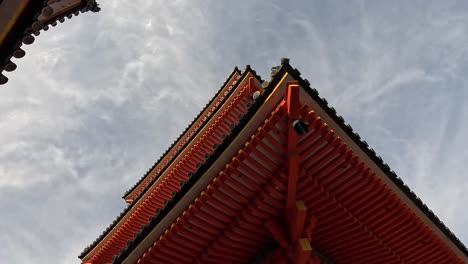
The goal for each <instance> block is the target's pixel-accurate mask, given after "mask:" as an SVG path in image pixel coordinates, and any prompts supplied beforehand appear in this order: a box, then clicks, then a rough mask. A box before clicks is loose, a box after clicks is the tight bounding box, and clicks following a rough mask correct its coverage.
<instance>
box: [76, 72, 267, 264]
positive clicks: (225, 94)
mask: <svg viewBox="0 0 468 264" xmlns="http://www.w3.org/2000/svg"><path fill="white" fill-rule="evenodd" d="M252 82H255V83H256V86H257V87H260V82H261V80H259V79H258V78H257V77H256V73H255V72H254V71H252V70H251V69H250V67H247V68H246V69H245V70H244V71H243V72H242V73H239V71H238V70H237V68H236V69H235V70H234V71H233V74H231V77H230V78H228V80H227V82H225V83H224V85H223V86H222V87H221V89H220V91H221V94H222V95H221V96H220V97H218V96H215V98H217V99H218V100H215V101H213V100H212V102H211V103H214V105H213V106H212V107H214V108H212V107H210V108H209V109H208V111H202V113H203V114H202V116H199V118H201V119H200V120H201V121H202V122H201V123H199V122H195V123H193V125H194V126H195V129H194V130H192V128H191V127H189V128H188V129H187V130H189V131H194V134H192V133H190V134H187V135H186V136H187V137H186V138H179V140H178V141H177V142H178V143H181V142H182V141H181V139H182V140H183V143H182V144H181V145H180V146H181V148H180V149H177V150H176V151H175V154H174V155H175V156H172V155H171V157H170V158H169V159H168V160H167V162H168V163H166V164H164V166H163V167H162V171H161V172H160V173H159V174H157V175H155V177H152V178H151V179H150V181H149V183H148V184H145V185H144V186H143V190H142V191H139V193H138V195H137V196H136V197H135V198H134V199H132V201H131V202H130V204H129V206H128V207H127V208H126V209H125V210H124V211H123V212H122V213H121V214H120V215H119V216H118V217H117V219H116V220H115V221H114V222H113V223H112V224H111V225H110V226H109V227H108V228H107V229H106V230H105V231H104V232H103V233H102V234H101V235H100V236H99V238H98V239H96V240H95V241H94V242H93V243H92V244H91V245H90V246H89V247H87V248H86V249H85V250H84V251H83V252H82V254H81V255H80V258H81V259H82V260H83V262H84V263H87V262H90V263H102V262H101V261H108V260H111V259H112V256H114V255H115V254H117V253H118V251H119V250H120V249H121V248H122V246H123V245H125V243H126V241H127V240H130V239H133V235H134V233H135V231H136V230H139V229H140V227H141V226H142V225H145V224H147V223H148V222H149V216H151V214H148V213H147V212H148V210H149V211H151V212H156V210H157V209H160V208H162V207H164V205H165V204H166V203H167V201H168V200H170V199H171V196H172V194H173V191H174V190H175V189H177V188H179V186H180V185H181V182H183V181H184V180H187V179H188V177H190V176H189V173H190V172H192V171H196V170H197V167H198V166H200V164H202V163H203V162H204V160H205V158H206V157H205V154H206V153H207V149H209V148H216V146H217V145H219V144H220V143H221V142H222V140H221V139H220V138H221V137H225V136H226V135H227V134H229V133H230V127H229V123H227V120H234V119H237V118H238V115H236V113H237V112H238V111H239V110H238V109H233V107H234V106H233V104H236V107H239V106H237V104H238V103H239V102H241V101H242V102H244V103H245V102H246V101H247V102H248V101H249V100H251V99H249V98H250V97H249V95H247V94H245V93H243V94H242V95H240V92H239V89H236V87H238V86H245V85H247V84H246V83H250V84H251V83H252ZM244 90H245V89H244ZM218 94H220V93H219V92H218ZM234 102H236V103H234ZM211 103H210V104H208V106H210V105H211ZM205 110H207V109H206V107H205ZM199 118H197V119H196V120H198V119H199ZM187 130H186V132H187ZM214 138H217V139H214ZM187 139H188V140H187ZM177 146H179V145H178V144H177ZM173 147H174V146H173ZM173 147H172V148H173ZM170 150H171V148H170V149H169V150H168V151H167V152H166V155H168V154H170ZM172 150H173V149H172ZM162 160H164V158H163V159H162ZM159 163H160V162H159ZM159 163H157V164H159ZM148 197H149V198H148ZM135 215H137V217H135Z"/></svg>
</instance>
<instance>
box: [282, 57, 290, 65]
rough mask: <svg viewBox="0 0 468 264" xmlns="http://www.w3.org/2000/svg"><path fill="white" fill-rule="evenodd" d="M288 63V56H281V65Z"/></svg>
mask: <svg viewBox="0 0 468 264" xmlns="http://www.w3.org/2000/svg"><path fill="white" fill-rule="evenodd" d="M284 64H289V58H281V65H284Z"/></svg>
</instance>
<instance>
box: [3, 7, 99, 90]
mask: <svg viewBox="0 0 468 264" xmlns="http://www.w3.org/2000/svg"><path fill="white" fill-rule="evenodd" d="M46 5H47V1H46V0H41V1H40V0H37V1H36V0H35V1H29V2H28V4H27V6H26V8H25V9H24V11H23V13H22V14H21V15H20V17H19V18H18V20H17V21H16V23H15V24H14V26H13V27H12V28H11V29H10V30H9V32H8V34H7V36H6V37H5V39H4V41H3V42H2V43H0V85H2V84H6V83H7V82H8V77H6V76H5V75H3V71H5V72H11V71H14V70H16V67H17V66H16V64H15V63H14V62H12V61H11V59H12V58H13V57H16V58H17V59H19V58H23V57H24V56H25V55H26V52H25V51H24V50H23V49H21V46H22V45H23V43H27V44H26V45H30V44H32V43H33V42H34V40H35V37H34V36H33V35H35V36H39V34H40V32H41V31H42V30H44V31H47V29H48V28H49V25H52V26H56V25H57V21H59V22H61V23H62V22H64V21H65V17H68V18H72V16H73V14H74V15H75V16H77V15H78V14H79V11H81V12H87V11H91V12H99V11H100V10H101V8H100V7H99V5H98V4H97V3H96V1H95V0H88V1H82V2H81V4H79V5H78V6H76V7H74V8H72V9H69V10H67V11H66V12H64V13H62V14H60V15H59V16H56V17H53V18H52V19H50V20H47V21H45V22H43V23H39V22H38V21H37V18H38V17H39V15H40V14H41V10H42V9H43V8H44V7H45V6H46ZM16 54H17V55H16Z"/></svg>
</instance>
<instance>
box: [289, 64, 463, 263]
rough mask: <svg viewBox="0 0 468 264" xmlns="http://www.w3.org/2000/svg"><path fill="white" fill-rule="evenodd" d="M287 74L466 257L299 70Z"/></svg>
mask: <svg viewBox="0 0 468 264" xmlns="http://www.w3.org/2000/svg"><path fill="white" fill-rule="evenodd" d="M283 67H285V68H287V71H288V73H289V74H290V75H291V76H292V77H293V78H294V79H296V80H297V81H298V82H299V84H300V85H301V87H303V88H304V90H305V91H306V92H307V93H308V94H309V95H310V96H311V97H312V98H313V99H314V100H315V101H316V102H317V103H318V104H319V105H320V107H322V109H323V110H325V112H326V113H327V114H328V115H329V116H330V117H331V118H332V119H333V120H334V121H335V122H336V123H337V124H338V125H339V126H340V128H341V129H343V130H344V131H345V132H346V134H347V135H348V136H349V137H350V138H351V139H352V140H353V141H354V143H356V145H358V146H359V147H360V148H361V150H362V151H364V153H366V154H367V155H368V157H369V158H370V159H371V160H372V161H373V162H374V163H375V164H376V165H377V166H378V167H379V168H380V169H381V170H382V171H383V172H384V173H385V174H386V176H387V177H388V178H389V179H390V180H391V181H392V182H393V183H395V184H396V185H397V186H398V187H399V188H400V190H401V191H402V192H403V193H404V194H405V195H406V196H407V197H408V198H409V199H410V200H411V201H412V202H413V203H414V204H415V205H416V206H417V207H418V208H419V209H420V210H421V211H422V212H423V213H424V214H425V215H426V216H427V217H428V218H429V219H430V220H431V221H432V222H433V223H434V224H435V225H436V226H437V227H438V228H439V229H440V230H441V231H442V232H443V233H444V234H445V235H446V236H447V237H448V238H449V239H450V240H451V241H452V242H453V243H454V244H455V245H456V246H457V247H458V248H459V249H460V250H461V251H462V252H463V253H464V254H465V256H467V257H468V250H467V248H466V246H465V245H464V244H463V242H461V241H460V239H458V238H457V237H456V236H455V234H454V233H453V232H452V231H450V229H449V228H448V227H447V226H446V225H445V224H444V223H443V222H442V221H441V220H440V219H439V218H438V217H437V216H436V215H435V214H434V212H432V210H431V209H429V207H428V206H427V205H426V204H425V203H424V202H423V201H422V200H421V199H420V198H419V197H418V196H417V195H416V194H415V193H414V192H413V191H412V190H411V189H410V188H409V187H408V186H407V185H406V184H405V183H404V182H403V180H402V179H401V178H400V177H398V176H397V175H396V173H395V172H394V171H393V170H392V169H391V168H390V166H389V165H388V164H387V163H385V162H384V161H383V160H382V158H381V157H380V156H379V155H377V153H376V152H375V150H374V149H372V148H370V147H369V145H368V144H367V142H366V141H365V140H363V139H361V137H360V136H359V134H358V133H357V132H355V131H353V128H352V127H351V125H349V124H346V122H345V120H344V118H343V117H342V116H340V115H338V114H337V112H336V110H335V109H334V108H333V107H330V106H329V105H328V102H327V100H326V99H325V98H321V97H320V96H319V93H318V91H317V90H316V89H315V88H311V87H310V82H309V81H308V80H307V79H302V78H301V76H300V75H301V73H300V72H299V70H297V69H294V68H292V67H291V65H289V63H288V64H287V65H284V66H283Z"/></svg>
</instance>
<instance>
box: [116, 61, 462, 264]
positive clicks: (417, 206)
mask: <svg viewBox="0 0 468 264" xmlns="http://www.w3.org/2000/svg"><path fill="white" fill-rule="evenodd" d="M285 73H288V74H289V75H290V76H292V78H293V79H294V80H297V81H298V82H299V83H300V85H301V87H303V88H304V90H305V91H306V92H307V94H308V95H309V96H310V97H311V98H312V99H313V100H314V101H315V102H316V103H317V104H318V106H319V108H320V109H322V110H323V111H324V114H325V115H326V116H328V118H330V119H331V120H333V121H331V120H327V123H328V121H330V123H334V126H335V129H337V127H336V126H338V127H339V128H341V130H342V131H343V132H344V133H345V134H346V136H347V137H349V139H350V140H349V141H351V142H352V143H354V144H356V146H357V148H359V150H360V151H362V152H363V153H364V155H361V157H364V159H366V161H367V162H369V163H370V164H371V166H376V168H377V169H376V168H375V167H374V169H376V171H377V173H378V174H379V175H380V177H381V179H383V180H384V181H385V182H386V183H387V184H389V183H390V182H391V183H393V184H391V183H390V186H391V188H392V189H393V191H394V193H395V194H396V195H397V196H398V197H400V199H401V200H402V201H403V202H404V203H405V204H406V206H408V207H409V208H410V209H411V210H412V211H413V212H414V213H415V214H416V215H417V216H418V217H419V219H421V220H422V221H423V222H424V223H425V224H427V225H428V226H429V227H430V228H431V229H432V230H433V231H434V233H435V234H437V235H438V237H439V238H440V239H441V240H442V241H444V243H446V245H447V246H448V247H449V248H450V249H451V250H453V252H454V253H455V254H456V255H457V256H458V257H459V258H461V259H464V261H466V260H467V259H468V251H467V249H466V247H465V246H464V245H463V243H462V242H461V241H460V240H459V239H458V238H457V237H456V236H455V235H454V234H453V233H452V232H451V231H450V230H449V229H448V228H447V227H446V226H445V225H444V224H443V223H442V221H440V219H438V217H437V216H436V215H435V214H434V213H433V212H432V211H431V210H430V209H429V208H428V207H427V206H426V205H425V204H424V203H423V202H422V201H421V200H420V199H419V198H418V197H417V196H416V194H415V193H414V192H412V191H411V190H410V189H409V187H408V186H407V185H405V184H404V183H403V181H402V180H401V179H400V178H399V177H397V176H396V174H395V173H394V172H393V171H392V170H391V169H390V167H389V166H388V165H387V164H386V163H384V162H383V160H382V159H381V158H380V157H379V156H377V154H376V153H375V151H374V150H373V149H371V148H369V146H368V145H367V143H366V142H365V141H364V140H361V139H360V137H359V135H358V134H357V133H355V132H354V131H353V130H352V128H351V126H350V125H347V124H346V123H345V121H344V119H343V118H342V117H341V116H338V115H337V114H336V111H335V110H334V108H332V107H329V106H328V102H327V101H326V100H325V99H323V98H321V97H320V96H319V95H318V92H317V91H316V90H315V89H313V88H311V87H310V83H309V81H307V80H305V79H302V78H301V77H300V72H299V71H298V70H297V69H294V68H292V67H291V66H290V65H289V62H288V61H287V60H286V61H283V62H282V66H281V67H277V68H274V69H273V71H272V77H273V79H272V81H271V82H270V85H269V87H267V88H266V90H269V89H272V87H273V86H275V85H276V84H277V81H278V80H279V78H278V76H282V75H283V74H285ZM259 101H261V100H259ZM253 108H256V107H253ZM249 113H251V114H253V113H254V112H250V111H249ZM249 113H248V114H247V115H249ZM240 127H242V122H241V124H240V125H239V126H237V127H236V131H237V128H239V130H240ZM235 136H236V133H233V134H231V135H230V136H229V137H228V139H227V142H229V141H232V140H234V138H231V137H235ZM343 136H344V135H343ZM227 145H229V143H227ZM227 145H224V144H223V147H222V149H224V148H226V147H227ZM220 151H221V150H220ZM213 156H218V154H216V155H213ZM367 159H369V160H367ZM207 163H208V162H207ZM209 167H210V165H208V164H207V165H206V166H205V164H204V165H203V166H202V167H201V168H200V171H199V172H197V175H199V176H198V177H194V179H193V181H194V182H193V183H190V182H187V183H185V185H184V187H183V188H181V189H180V191H178V192H177V194H175V195H174V198H173V199H172V200H171V201H169V202H168V204H167V205H166V206H165V207H164V208H163V209H162V210H161V212H159V213H158V214H156V215H155V216H153V217H152V220H151V221H150V223H149V224H148V225H145V226H144V227H142V229H141V231H140V232H139V233H136V234H135V235H134V239H133V240H131V241H128V242H127V243H126V245H127V246H126V247H124V248H123V249H121V250H120V254H119V255H117V256H116V257H115V258H114V263H122V262H124V261H128V258H129V257H132V259H133V258H134V257H135V256H136V255H138V254H137V253H135V251H136V250H137V248H138V247H139V245H140V243H142V242H143V241H144V240H145V239H146V238H147V237H148V235H149V234H150V233H151V232H152V231H153V230H154V228H155V227H156V226H157V225H158V224H159V223H160V222H161V221H162V220H163V219H164V217H165V216H166V215H168V214H169V213H170V211H171V210H172V209H173V208H174V206H176V204H177V203H178V202H179V201H180V199H182V197H185V196H186V194H187V193H188V191H189V189H190V187H191V186H193V185H194V184H195V181H196V180H195V179H199V177H200V176H201V175H202V174H203V173H204V172H205V171H206V170H207V169H208V168H209ZM203 168H204V169H203ZM198 173H199V174H198ZM387 180H389V181H387ZM189 186H190V187H189ZM184 199H185V198H184ZM421 213H422V214H421ZM140 252H141V249H140ZM135 254H136V255H135Z"/></svg>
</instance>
